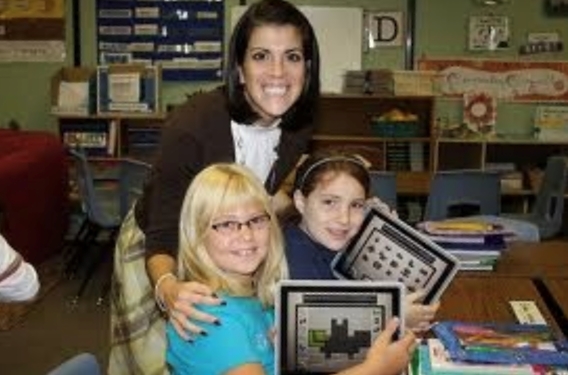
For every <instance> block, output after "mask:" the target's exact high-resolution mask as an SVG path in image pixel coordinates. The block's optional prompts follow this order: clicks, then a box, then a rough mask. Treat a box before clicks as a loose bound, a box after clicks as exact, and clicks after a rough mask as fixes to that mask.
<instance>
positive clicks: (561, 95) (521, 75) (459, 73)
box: [418, 58, 568, 102]
mask: <svg viewBox="0 0 568 375" xmlns="http://www.w3.org/2000/svg"><path fill="white" fill-rule="evenodd" d="M418 69H419V70H429V71H435V72H437V78H436V80H437V85H436V87H437V90H438V92H437V94H438V95H440V96H446V97H455V98H459V99H461V98H462V97H463V95H464V94H465V93H469V92H484V93H487V94H489V95H491V96H493V97H495V98H496V99H499V100H507V101H547V102H568V62H566V61H505V60H483V59H477V60H476V59H467V60H466V59H447V60H446V59H440V60H435V59H427V58H424V59H420V60H419V61H418Z"/></svg>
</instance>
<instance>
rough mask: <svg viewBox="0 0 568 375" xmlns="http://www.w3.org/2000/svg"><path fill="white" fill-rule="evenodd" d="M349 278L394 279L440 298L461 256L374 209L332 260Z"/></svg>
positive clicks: (337, 272)
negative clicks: (344, 248)
mask: <svg viewBox="0 0 568 375" xmlns="http://www.w3.org/2000/svg"><path fill="white" fill-rule="evenodd" d="M332 269H333V272H334V273H335V275H336V276H337V277H338V278H340V279H348V280H393V281H398V282H401V283H403V284H404V285H405V286H406V287H407V288H408V291H409V292H412V291H414V290H417V289H421V290H424V291H425V292H426V295H425V298H424V300H423V302H424V303H426V304H428V303H432V302H435V301H436V300H438V299H439V298H440V296H441V294H442V292H443V291H444V290H445V288H446V287H447V286H448V285H449V283H450V282H451V280H452V279H453V278H454V276H455V274H456V272H457V271H458V269H459V262H458V260H457V259H456V258H455V257H454V256H453V255H451V254H449V253H448V252H447V251H446V250H444V249H443V248H442V247H440V246H439V245H437V244H435V243H434V242H432V241H430V240H429V239H428V238H426V237H425V236H424V235H423V234H422V233H420V232H418V231H417V230H416V229H414V228H412V227H411V226H409V225H408V224H406V223H404V222H403V221H401V220H399V219H398V218H395V217H393V216H391V215H388V214H385V213H383V212H381V211H378V210H371V211H370V212H369V213H368V215H367V216H366V218H365V221H364V222H363V225H362V226H361V229H360V230H359V232H358V233H357V235H356V236H355V237H354V238H353V240H352V241H351V242H350V244H349V245H348V246H347V249H346V250H345V251H343V252H342V253H340V254H339V255H338V256H337V257H336V259H335V260H334V262H333V264H332Z"/></svg>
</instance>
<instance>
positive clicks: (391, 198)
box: [369, 171, 397, 210]
mask: <svg viewBox="0 0 568 375" xmlns="http://www.w3.org/2000/svg"><path fill="white" fill-rule="evenodd" d="M369 176H370V177H371V191H370V193H371V196H374V197H378V198H379V199H380V200H381V201H383V202H384V203H386V204H387V205H388V206H389V207H390V208H391V209H392V210H396V205H397V196H396V173H394V172H389V171H370V172H369Z"/></svg>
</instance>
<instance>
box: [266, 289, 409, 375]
mask: <svg viewBox="0 0 568 375" xmlns="http://www.w3.org/2000/svg"><path fill="white" fill-rule="evenodd" d="M403 299H404V285H402V284H401V283H398V282H388V281H382V282H361V281H349V280H325V281H324V280H317V281H314V280H286V281H282V282H281V283H280V284H279V287H278V293H277V298H276V324H277V330H278V335H277V338H276V368H277V371H276V374H279V375H296V374H332V373H335V372H337V371H340V370H343V369H345V368H348V367H351V366H353V365H356V364H358V363H361V362H362V361H363V360H364V359H365V356H366V354H367V351H368V349H369V347H370V346H371V343H372V342H373V341H374V340H375V339H376V338H377V336H378V335H379V334H380V333H381V332H382V331H383V329H384V327H385V324H386V322H387V321H388V320H389V319H390V318H392V317H394V316H397V317H400V319H401V327H400V329H399V330H398V331H397V333H396V334H395V337H394V338H393V339H395V340H396V339H398V338H400V332H403V330H404V323H403V317H404V314H403V311H402V308H403V307H402V306H403V302H402V301H403Z"/></svg>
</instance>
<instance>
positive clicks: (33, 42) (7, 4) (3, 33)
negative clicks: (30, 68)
mask: <svg viewBox="0 0 568 375" xmlns="http://www.w3.org/2000/svg"><path fill="white" fill-rule="evenodd" d="M64 58H65V18H64V0H26V1H17V0H0V63H2V62H61V61H63V60H64Z"/></svg>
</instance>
